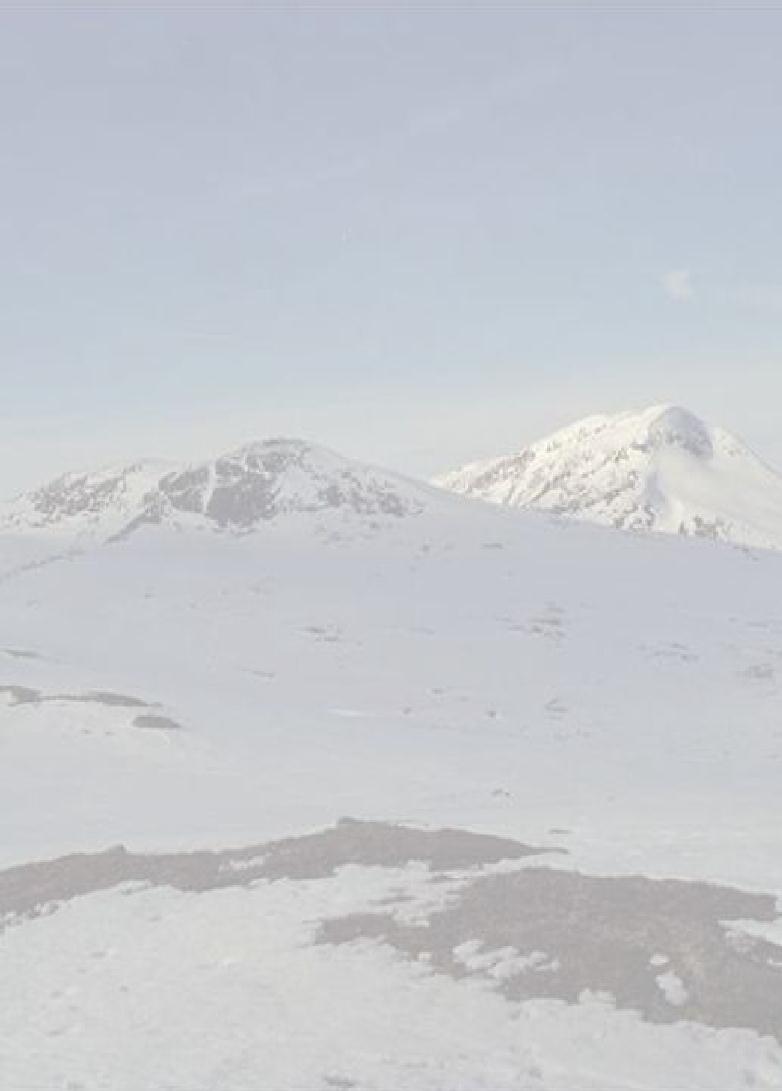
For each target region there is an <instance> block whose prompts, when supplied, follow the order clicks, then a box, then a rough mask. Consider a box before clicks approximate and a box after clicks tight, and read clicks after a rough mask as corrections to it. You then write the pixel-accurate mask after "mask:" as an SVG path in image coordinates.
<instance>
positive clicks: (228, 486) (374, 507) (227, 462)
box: [158, 437, 423, 529]
mask: <svg viewBox="0 0 782 1091" xmlns="http://www.w3.org/2000/svg"><path fill="white" fill-rule="evenodd" d="M418 492H419V490H418V489H417V487H416V486H414V485H412V483H408V482H405V481H403V480H402V479H401V478H397V477H396V476H395V475H393V474H391V473H387V472H386V471H384V470H377V469H374V468H373V467H370V466H366V465H364V464H363V463H359V462H353V461H352V460H349V459H346V458H343V457H342V456H341V455H337V454H335V453H334V452H332V451H330V450H327V449H326V448H323V447H318V446H315V445H313V444H310V443H307V442H305V441H303V440H300V439H291V438H287V437H279V438H274V439H267V440H260V441H254V442H252V443H246V444H244V445H243V446H241V447H239V448H237V449H236V450H233V451H230V452H228V453H227V454H224V455H221V456H219V457H218V458H216V459H213V460H212V461H208V462H202V463H200V464H196V465H193V466H189V467H187V468H186V469H183V470H179V471H174V472H173V473H170V474H166V475H165V476H164V477H162V478H161V480H160V482H159V486H158V496H159V500H160V504H161V508H162V511H164V512H166V511H170V512H185V513H191V514H195V515H201V516H205V517H206V518H207V519H209V520H211V521H213V522H214V523H216V524H217V525H218V526H223V527H236V528H239V529H247V528H249V527H252V526H255V525H256V524H257V523H259V522H261V521H263V520H269V519H272V518H274V517H276V516H279V515H291V514H297V513H299V514H303V513H316V512H328V511H335V510H336V511H341V512H342V513H347V514H351V515H356V516H392V517H402V516H405V515H411V514H415V513H416V512H418V511H420V510H421V509H422V506H423V505H422V499H421V497H420V496H419V495H418Z"/></svg>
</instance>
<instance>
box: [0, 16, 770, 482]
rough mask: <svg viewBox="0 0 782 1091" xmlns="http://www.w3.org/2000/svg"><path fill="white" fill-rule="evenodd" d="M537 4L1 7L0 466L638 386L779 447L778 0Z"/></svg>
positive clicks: (531, 404)
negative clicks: (254, 10)
mask: <svg viewBox="0 0 782 1091" xmlns="http://www.w3.org/2000/svg"><path fill="white" fill-rule="evenodd" d="M775 6H776V7H777V12H774V11H772V10H769V9H773V8H774V7H775ZM520 7H521V5H520ZM544 7H545V5H531V6H530V7H529V8H528V9H527V13H526V14H517V15H515V16H510V15H507V14H505V15H502V14H497V13H496V12H497V11H498V10H501V9H500V8H499V6H498V8H496V9H494V13H493V14H492V13H491V8H490V6H489V7H486V8H484V13H483V14H482V15H475V14H473V15H464V14H462V15H455V14H453V13H451V14H430V15H420V14H403V13H400V12H399V10H398V9H397V14H396V15H394V14H391V12H392V11H393V6H391V5H388V4H386V5H384V6H383V14H374V15H357V14H355V10H356V9H355V8H354V9H353V14H351V7H350V5H349V4H344V3H342V4H340V5H339V6H338V7H336V8H335V9H334V10H333V11H332V13H331V14H322V15H314V14H312V13H311V10H312V9H310V13H309V14H307V13H304V14H299V15H292V14H287V15H285V14H278V15H260V14H254V15H253V14H246V15H242V14H237V13H236V10H234V12H233V14H212V15H203V14H202V15H197V14H192V12H191V13H190V14H184V13H180V14H176V13H172V9H170V8H169V9H168V12H169V13H168V14H165V15H162V14H154V13H151V8H150V7H149V6H147V5H144V8H143V9H142V7H141V6H140V5H139V6H138V9H137V12H136V13H135V14H128V13H126V14H124V15H123V14H121V13H120V14H118V13H117V12H116V9H115V13H114V14H103V15H100V14H90V13H89V9H85V8H79V11H80V12H82V14H69V15H65V14H62V15H55V14H52V11H53V10H54V9H53V8H50V9H48V13H47V14H40V15H37V16H35V15H32V16H31V15H28V16H22V15H19V14H14V13H12V12H11V9H10V7H9V8H8V9H6V11H5V13H4V14H0V133H1V139H0V367H2V372H3V399H2V408H1V409H0V414H1V415H2V429H0V433H1V434H0V456H2V457H1V458H0V463H1V464H2V469H0V486H1V487H2V489H3V491H5V492H8V491H9V489H10V490H13V488H14V487H16V486H17V485H18V486H19V487H21V486H25V485H27V484H29V483H30V482H31V481H33V480H36V479H37V478H39V477H42V476H44V477H45V476H47V475H48V474H50V473H52V472H55V471H57V470H58V469H60V468H66V467H68V468H69V467H71V466H79V465H81V464H85V463H86V464H89V463H90V462H104V461H106V460H112V459H114V458H119V457H126V456H128V455H135V454H153V455H154V454H159V455H163V456H169V457H196V456H198V455H200V454H204V455H206V454H210V453H213V452H214V451H215V450H219V449H221V448H223V447H225V446H231V445H234V444H236V443H239V442H242V441H244V440H245V439H248V438H251V437H254V436H259V437H260V436H263V435H265V434H268V433H288V434H300V435H304V436H305V437H309V438H312V439H315V440H320V441H321V442H325V443H327V444H329V445H331V446H333V447H336V448H338V449H341V450H342V451H344V452H345V453H347V454H352V455H356V456H359V457H361V456H364V457H367V458H368V459H371V460H373V461H377V462H384V463H386V464H389V465H391V466H396V467H398V468H400V469H402V470H405V471H407V472H411V473H420V474H429V473H431V472H433V471H435V470H438V469H442V468H444V467H448V466H449V465H452V464H454V463H458V462H461V461H464V460H466V459H468V458H471V457H477V456H483V455H486V454H489V453H494V452H498V451H503V450H506V449H509V448H513V447H515V446H518V445H520V444H521V443H523V442H525V441H527V440H530V439H533V438H535V437H536V436H538V435H539V434H542V433H544V432H546V431H548V430H549V429H550V428H553V427H555V426H558V425H560V424H563V423H566V422H567V421H568V420H570V419H571V418H573V417H575V416H579V415H582V414H584V413H588V412H593V411H599V410H602V409H608V410H611V409H619V408H625V407H632V406H634V405H643V404H646V403H652V402H659V401H678V402H682V403H684V404H687V405H689V406H690V408H692V409H694V410H695V411H696V412H700V413H702V414H703V415H704V416H706V417H708V418H711V419H712V420H713V421H714V422H715V423H722V424H724V425H726V426H727V427H731V428H733V429H735V430H737V431H739V432H740V433H742V434H743V435H744V436H745V438H747V439H748V440H749V441H750V443H752V444H753V445H754V446H755V448H756V449H757V450H759V451H760V453H762V454H764V455H765V456H766V457H768V458H770V459H771V460H774V461H777V462H778V463H780V464H782V427H780V419H782V412H781V411H780V404H781V403H782V247H780V240H782V200H781V199H780V194H782V151H781V150H780V136H779V133H780V103H781V102H782V64H780V57H782V4H781V5H773V4H766V5H758V6H755V7H752V6H750V5H744V6H741V5H734V6H733V10H732V11H720V12H717V13H715V12H714V11H713V10H712V11H711V13H708V12H703V11H700V12H699V11H698V10H697V6H694V5H693V3H686V4H681V5H678V6H677V7H674V8H673V9H671V7H670V6H667V10H668V14H666V13H665V9H666V6H664V7H663V9H661V8H660V5H659V4H656V5H655V4H652V3H644V4H640V3H638V4H635V5H632V4H619V3H612V4H600V5H594V6H593V8H592V9H591V10H590V11H587V10H586V8H587V5H586V4H583V5H578V6H577V5H562V6H561V7H559V8H558V9H557V8H556V5H549V6H548V10H543V9H544ZM711 7H712V9H713V7H714V5H711ZM764 7H765V8H766V9H767V10H766V12H765V13H764V12H763V11H762V8H764ZM75 9H76V6H75V5H74V10H75ZM324 9H325V5H324ZM280 10H281V8H280ZM430 10H431V9H430ZM505 10H506V11H507V8H506V9H505ZM0 11H2V9H0ZM96 11H97V5H96ZM452 11H453V9H452ZM335 12H338V13H337V14H335Z"/></svg>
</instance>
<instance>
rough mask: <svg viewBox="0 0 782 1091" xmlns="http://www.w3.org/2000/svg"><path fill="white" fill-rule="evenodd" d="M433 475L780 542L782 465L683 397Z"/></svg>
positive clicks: (599, 512) (687, 529) (728, 536)
mask: <svg viewBox="0 0 782 1091" xmlns="http://www.w3.org/2000/svg"><path fill="white" fill-rule="evenodd" d="M435 483H436V484H437V485H439V486H441V487H443V488H446V489H449V490H451V491H453V492H456V493H461V494H464V495H467V496H472V497H476V498H479V499H481V500H488V501H491V502H492V503H496V504H504V505H507V506H510V507H520V508H527V507H530V508H533V507H536V508H543V509H545V510H547V511H551V512H553V513H555V514H557V515H566V516H571V517H573V518H576V519H585V520H590V521H593V522H596V523H602V524H604V525H608V526H614V527H620V528H624V529H627V530H643V531H662V532H665V533H669V534H686V535H698V536H702V537H709V538H716V539H720V540H722V541H726V542H733V543H736V544H740V545H748V546H758V547H762V548H771V549H782V474H779V473H776V472H775V471H774V470H772V469H771V468H770V467H768V466H766V465H765V464H764V463H763V462H762V461H761V460H760V459H759V458H758V457H757V456H756V455H755V454H753V453H752V451H750V450H749V448H748V447H747V446H746V445H745V444H744V443H742V441H741V440H739V439H737V438H736V437H735V436H733V435H731V434H730V433H729V432H726V431H725V430H723V429H722V428H715V427H711V426H709V425H707V424H706V423H704V422H703V421H702V420H700V419H699V418H698V417H696V416H694V415H693V414H692V413H690V412H689V411H688V410H686V409H682V408H679V407H678V406H672V405H664V406H653V407H652V408H649V409H645V410H643V411H642V412H637V413H619V414H616V415H607V416H603V415H600V416H592V417H587V418H586V419H584V420H581V421H578V422H577V423H575V424H572V425H570V426H569V427H567V428H563V429H561V430H560V431H558V432H555V433H554V434H553V435H551V436H549V437H547V438H546V439H542V440H540V441H538V442H537V443H533V444H531V445H530V446H529V447H525V448H523V449H522V450H521V451H519V452H517V453H516V454H513V455H508V456H505V457H501V458H495V459H490V460H488V461H484V462H477V463H473V464H471V465H468V466H465V467H463V468H462V469H460V470H456V471H455V472H453V473H447V474H444V475H442V476H440V477H438V478H437V479H436V481H435Z"/></svg>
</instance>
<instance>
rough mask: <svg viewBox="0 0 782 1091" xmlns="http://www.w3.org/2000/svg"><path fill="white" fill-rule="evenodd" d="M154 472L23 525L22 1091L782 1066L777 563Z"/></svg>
mask: <svg viewBox="0 0 782 1091" xmlns="http://www.w3.org/2000/svg"><path fill="white" fill-rule="evenodd" d="M134 474H138V476H132V475H130V476H128V478H127V479H124V478H123V476H122V474H118V475H117V474H115V475H114V476H111V475H110V476H109V480H111V481H113V482H114V484H113V485H112V486H111V488H107V489H106V490H105V493H101V491H100V488H98V483H99V479H97V478H90V479H89V482H92V484H91V485H90V487H89V488H88V487H87V484H84V483H83V484H82V485H79V486H78V487H76V488H75V490H74V489H71V491H70V492H69V490H68V489H67V488H60V489H55V490H54V495H55V497H56V498H57V502H56V503H54V501H52V500H49V501H46V502H45V503H44V502H43V501H41V500H40V499H39V500H36V501H32V500H28V501H26V503H27V504H28V507H27V508H26V509H24V508H23V507H18V508H17V509H16V516H15V518H16V522H10V523H6V527H5V531H4V532H3V533H0V758H1V759H2V760H0V816H1V818H0V825H1V827H2V837H0V967H2V972H1V973H0V1043H2V1045H1V1046H0V1071H1V1072H2V1075H1V1076H0V1085H2V1087H3V1091H5V1087H6V1086H7V1087H8V1088H9V1089H11V1088H13V1089H16V1088H20V1089H21V1088H25V1089H27V1088H30V1089H32V1088H36V1089H38V1088H40V1089H42V1091H43V1089H44V1088H45V1089H47V1091H48V1089H49V1088H55V1087H57V1088H63V1087H67V1086H71V1087H74V1088H75V1087H79V1088H80V1089H81V1091H101V1089H103V1088H109V1087H110V1088H111V1089H112V1091H115V1089H116V1091H149V1089H150V1088H161V1089H162V1088H164V1087H165V1088H171V1089H175V1091H214V1089H215V1088H220V1091H259V1089H263V1091H266V1089H267V1088H269V1089H271V1088H274V1091H278V1089H279V1091H294V1089H302V1088H306V1089H308V1091H309V1089H310V1088H312V1089H318V1091H334V1089H343V1091H347V1089H350V1088H356V1089H358V1088H360V1089H361V1091H365V1089H366V1091H386V1089H387V1088H394V1089H397V1088H399V1089H400V1091H441V1089H443V1088H446V1087H447V1088H470V1089H476V1091H477V1089H479V1088H481V1089H483V1091H517V1089H519V1088H522V1087H523V1088H529V1089H530V1091H627V1089H628V1088H630V1087H632V1088H633V1089H637V1091H660V1089H661V1088H663V1087H665V1088H676V1089H677V1091H693V1089H698V1091H707V1089H708V1091H727V1089H730V1091H758V1089H759V1088H766V1089H770V1088H779V1087H780V1086H782V1044H781V1043H782V999H780V998H782V919H780V912H781V910H780V903H778V902H777V899H779V898H780V897H782V826H781V825H780V821H779V784H780V773H781V772H782V739H781V738H780V708H781V707H782V556H780V555H779V554H777V553H773V552H765V551H757V552H747V551H741V550H736V549H730V548H726V547H725V546H724V545H722V544H721V543H719V542H709V541H704V542H701V543H698V548H691V544H690V543H686V542H682V541H680V540H678V539H677V538H675V537H670V538H665V537H661V536H646V537H641V536H631V535H621V534H615V533H613V532H612V531H610V530H606V529H604V528H602V527H596V526H588V525H579V524H576V523H573V522H566V521H563V520H552V519H550V518H549V517H547V516H541V515H540V513H537V512H523V511H521V512H520V511H517V510H508V509H506V508H502V507H497V506H494V505H490V504H479V503H474V502H471V501H470V500H468V499H465V498H463V497H459V496H455V495H452V494H449V493H447V492H441V491H438V490H435V489H430V488H429V487H427V486H418V485H415V484H413V483H410V482H407V481H405V480H404V479H403V478H398V477H396V476H395V475H394V474H391V473H385V472H384V471H381V470H373V469H370V468H367V467H363V466H360V465H357V464H355V463H350V462H348V461H346V460H342V459H339V458H338V456H334V455H326V454H324V453H322V452H319V451H317V450H316V449H313V448H311V447H309V446H308V445H299V444H291V443H290V442H289V441H285V442H279V441H278V442H275V443H271V444H261V445H253V446H252V447H249V448H243V449H242V450H241V451H240V452H238V453H236V454H235V455H233V456H228V457H227V458H224V459H218V460H217V461H216V462H208V463H205V464H204V465H202V466H196V467H195V468H192V469H187V470H180V469H173V470H168V471H165V472H162V473H160V474H158V471H157V469H155V470H154V471H153V472H152V474H151V480H150V479H148V478H145V477H144V471H141V470H138V471H134ZM93 487H94V488H97V493H98V498H97V499H91V498H90V497H91V496H92V495H93V491H94V488H93ZM91 490H93V491H91ZM63 494H65V495H63ZM46 495H49V496H50V497H51V495H52V494H51V490H50V492H49V493H48V494H46ZM20 503H21V502H20ZM36 505H37V506H36ZM47 505H48V506H47ZM25 512H26V514H24V513H25ZM23 516H24V517H23ZM123 532H124V533H123ZM71 538H72V539H74V540H77V541H78V545H77V547H76V548H73V549H71V548H69V547H68V546H67V545H66V548H63V541H65V542H66V543H67V542H68V541H70V539H71ZM109 539H110V541H109ZM343 816H351V817H352V818H354V819H357V820H360V821H358V822H348V823H344V822H342V823H339V819H340V818H341V817H343ZM442 827H446V829H445V831H442V832H437V831H438V830H440V829H441V828H442ZM119 845H124V846H126V849H125V850H123V849H121V848H118V847H117V846H119ZM206 850H212V851H206ZM56 857H62V858H60V859H52V858H56ZM47 859H48V862H47ZM35 861H43V862H42V863H35ZM682 880H685V881H682ZM335 998H337V1001H338V1002H335Z"/></svg>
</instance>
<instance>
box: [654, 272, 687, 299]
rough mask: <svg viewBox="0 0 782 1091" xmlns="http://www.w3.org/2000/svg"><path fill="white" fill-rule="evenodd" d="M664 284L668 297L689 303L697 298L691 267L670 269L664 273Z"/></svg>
mask: <svg viewBox="0 0 782 1091" xmlns="http://www.w3.org/2000/svg"><path fill="white" fill-rule="evenodd" d="M662 285H663V290H664V291H665V294H666V295H667V296H668V298H669V299H673V300H675V301H676V302H677V303H687V302H689V301H690V300H691V299H694V298H695V290H694V288H693V286H692V273H691V272H690V270H689V269H669V270H668V272H667V273H664V274H663V277H662Z"/></svg>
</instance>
